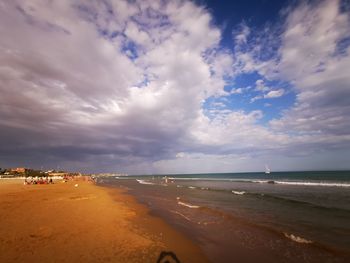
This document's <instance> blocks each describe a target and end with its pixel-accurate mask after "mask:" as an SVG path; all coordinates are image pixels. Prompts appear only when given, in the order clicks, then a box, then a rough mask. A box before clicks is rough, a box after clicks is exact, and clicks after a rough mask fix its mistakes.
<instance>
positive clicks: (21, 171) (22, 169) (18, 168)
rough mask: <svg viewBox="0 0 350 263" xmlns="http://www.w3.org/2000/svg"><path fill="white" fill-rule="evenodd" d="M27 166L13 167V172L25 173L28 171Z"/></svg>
mask: <svg viewBox="0 0 350 263" xmlns="http://www.w3.org/2000/svg"><path fill="white" fill-rule="evenodd" d="M26 170H27V169H26V168H24V167H17V168H11V170H10V171H11V172H12V173H18V174H24V173H25V172H26Z"/></svg>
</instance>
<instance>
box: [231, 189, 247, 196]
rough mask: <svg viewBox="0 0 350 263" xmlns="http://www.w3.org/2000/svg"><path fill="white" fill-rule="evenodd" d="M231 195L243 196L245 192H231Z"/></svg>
mask: <svg viewBox="0 0 350 263" xmlns="http://www.w3.org/2000/svg"><path fill="white" fill-rule="evenodd" d="M232 193H233V194H235V195H244V194H245V191H234V190H232Z"/></svg>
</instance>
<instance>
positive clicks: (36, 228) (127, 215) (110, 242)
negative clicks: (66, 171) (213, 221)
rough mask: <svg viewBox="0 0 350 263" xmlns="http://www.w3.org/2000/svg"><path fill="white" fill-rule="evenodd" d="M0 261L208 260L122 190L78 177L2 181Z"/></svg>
mask: <svg viewBox="0 0 350 263" xmlns="http://www.w3.org/2000/svg"><path fill="white" fill-rule="evenodd" d="M0 211H1V212H0V226H1V227H0V262H2V263H6V262H157V260H158V258H159V255H160V253H161V252H162V251H172V252H174V253H175V254H176V256H177V258H178V259H179V261H180V262H208V261H207V259H206V257H205V256H204V255H203V253H202V251H201V250H200V249H199V247H198V246H196V245H195V244H194V243H193V242H192V241H190V240H189V239H188V238H187V237H185V236H184V235H183V234H181V233H180V232H178V231H176V230H175V229H174V228H172V227H170V226H169V225H168V224H167V223H165V222H164V221H163V220H162V219H160V218H158V217H155V216H153V215H151V214H150V213H149V210H148V209H147V207H146V206H144V205H141V204H139V203H137V202H136V201H135V199H134V198H133V197H132V196H130V195H127V194H126V193H125V190H123V189H120V188H107V187H100V186H97V185H95V184H94V183H93V182H91V181H87V180H82V179H79V180H78V179H77V180H71V181H68V182H66V183H63V182H62V181H56V182H55V184H52V185H23V180H15V179H9V180H4V179H2V180H0Z"/></svg>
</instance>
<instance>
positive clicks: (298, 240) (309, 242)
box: [284, 233, 313, 244]
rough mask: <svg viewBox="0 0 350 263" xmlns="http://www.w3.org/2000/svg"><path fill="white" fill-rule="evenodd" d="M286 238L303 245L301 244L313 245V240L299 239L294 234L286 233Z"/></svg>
mask: <svg viewBox="0 0 350 263" xmlns="http://www.w3.org/2000/svg"><path fill="white" fill-rule="evenodd" d="M284 236H285V237H286V238H289V239H290V240H293V241H294V242H297V243H301V244H311V243H313V242H312V241H311V240H307V239H305V238H302V237H298V236H295V235H293V234H287V233H284Z"/></svg>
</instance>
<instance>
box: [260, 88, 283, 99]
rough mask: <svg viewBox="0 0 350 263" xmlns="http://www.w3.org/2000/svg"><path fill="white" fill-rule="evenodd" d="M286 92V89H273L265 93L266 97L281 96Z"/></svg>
mask: <svg viewBox="0 0 350 263" xmlns="http://www.w3.org/2000/svg"><path fill="white" fill-rule="evenodd" d="M283 94H284V89H278V90H271V91H269V92H268V93H267V94H266V95H264V98H265V99H272V98H279V97H282V96H283Z"/></svg>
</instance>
